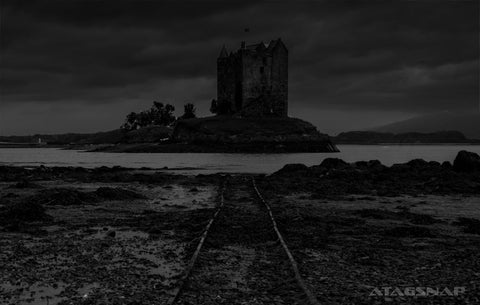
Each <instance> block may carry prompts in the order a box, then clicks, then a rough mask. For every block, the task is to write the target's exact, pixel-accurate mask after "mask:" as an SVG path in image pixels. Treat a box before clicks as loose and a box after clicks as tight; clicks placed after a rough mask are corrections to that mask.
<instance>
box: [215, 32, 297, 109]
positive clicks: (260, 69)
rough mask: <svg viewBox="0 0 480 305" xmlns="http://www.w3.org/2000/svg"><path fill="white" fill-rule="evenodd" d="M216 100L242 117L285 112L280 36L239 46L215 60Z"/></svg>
mask: <svg viewBox="0 0 480 305" xmlns="http://www.w3.org/2000/svg"><path fill="white" fill-rule="evenodd" d="M217 100H218V101H219V102H224V103H228V104H229V105H230V108H231V110H232V112H233V113H237V114H240V115H242V116H250V117H251V116H254V117H262V116H280V117H285V116H287V115H288V50H287V48H286V47H285V45H284V44H283V42H282V41H281V39H277V40H272V41H271V42H270V43H269V44H265V43H263V42H260V43H258V44H253V45H245V43H244V42H242V45H241V47H240V49H239V50H237V51H236V52H235V53H230V55H228V53H227V50H226V48H225V46H224V47H223V48H222V50H221V51H220V55H219V57H218V59H217Z"/></svg>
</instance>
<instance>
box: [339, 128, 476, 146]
mask: <svg viewBox="0 0 480 305" xmlns="http://www.w3.org/2000/svg"><path fill="white" fill-rule="evenodd" d="M332 140H333V142H334V143H336V144H366V145H369V144H384V143H395V144H446V143H479V144H480V140H470V139H467V138H466V137H465V136H464V135H463V134H462V133H461V132H459V131H438V132H432V133H419V132H407V133H399V134H394V133H390V132H375V131H349V132H342V133H340V134H339V135H337V136H336V137H333V138H332Z"/></svg>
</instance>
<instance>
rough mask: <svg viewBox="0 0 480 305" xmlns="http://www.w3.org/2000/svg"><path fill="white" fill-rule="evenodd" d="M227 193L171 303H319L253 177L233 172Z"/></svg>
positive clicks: (225, 187) (223, 192)
mask: <svg viewBox="0 0 480 305" xmlns="http://www.w3.org/2000/svg"><path fill="white" fill-rule="evenodd" d="M222 195H223V196H221V197H222V198H224V201H223V208H221V210H220V209H219V210H217V214H216V215H217V216H216V218H215V221H213V222H211V226H210V229H209V232H208V236H207V237H206V239H204V240H205V242H204V245H203V248H202V249H201V251H199V252H196V254H197V255H198V260H197V261H196V263H195V267H194V268H192V270H191V273H189V275H188V276H187V278H185V281H184V283H185V285H183V287H182V289H181V290H180V291H179V294H178V295H179V297H177V298H175V300H174V302H173V303H169V304H292V305H293V304H308V303H310V304H318V302H317V303H315V302H313V301H316V300H315V297H314V296H311V295H309V294H308V293H309V291H308V289H307V290H306V291H307V293H305V287H304V286H305V285H304V284H303V286H302V284H300V285H299V281H298V279H299V277H300V274H299V273H298V270H297V269H296V267H294V268H292V264H291V261H292V260H291V259H293V257H289V256H288V255H287V254H286V252H285V249H288V248H286V245H285V243H284V241H283V239H282V238H280V241H279V238H278V236H279V235H277V233H278V232H276V228H275V226H274V225H273V224H272V217H271V214H269V210H268V208H267V207H268V204H265V202H264V201H263V199H262V198H261V196H260V197H259V196H258V194H257V190H256V188H255V187H254V185H252V178H251V177H248V176H235V177H232V178H230V179H229V180H228V181H227V182H226V183H225V186H224V189H223V191H222ZM259 198H260V199H261V200H259ZM270 213H271V212H270ZM280 236H281V235H280ZM197 249H198V248H197ZM287 253H289V252H287ZM290 256H291V254H290ZM301 283H303V282H301Z"/></svg>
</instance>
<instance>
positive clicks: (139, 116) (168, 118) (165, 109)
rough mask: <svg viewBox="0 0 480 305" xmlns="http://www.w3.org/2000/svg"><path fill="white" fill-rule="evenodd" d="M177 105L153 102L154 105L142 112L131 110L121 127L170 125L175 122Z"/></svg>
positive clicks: (123, 128) (133, 128)
mask: <svg viewBox="0 0 480 305" xmlns="http://www.w3.org/2000/svg"><path fill="white" fill-rule="evenodd" d="M174 111H175V107H174V106H172V105H170V104H166V105H163V103H160V102H156V101H154V102H153V106H152V107H151V108H150V109H148V110H145V111H142V112H140V113H135V112H131V113H129V114H128V115H127V117H126V119H125V123H124V124H123V125H122V126H121V127H120V128H121V129H122V130H126V131H130V130H135V129H139V128H142V127H147V126H152V125H163V126H168V125H170V124H172V123H173V122H175V120H176V118H175V116H174V115H173V112H174Z"/></svg>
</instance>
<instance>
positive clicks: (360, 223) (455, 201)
mask: <svg viewBox="0 0 480 305" xmlns="http://www.w3.org/2000/svg"><path fill="white" fill-rule="evenodd" d="M467 157H468V158H467ZM462 158H463V159H462ZM475 160H476V159H475V156H472V155H465V156H464V157H461V158H460V159H458V158H457V160H456V161H455V163H454V164H447V163H445V164H437V163H431V162H430V163H429V162H425V161H421V160H416V161H412V162H409V163H406V164H402V165H394V166H392V167H386V166H383V165H381V164H380V163H379V162H376V161H371V162H360V163H355V164H348V163H345V162H343V161H341V160H336V159H327V160H325V161H324V162H323V163H322V164H319V165H318V166H314V167H306V166H302V165H288V166H286V167H284V168H283V169H281V170H279V171H278V172H276V173H274V174H272V175H269V176H248V175H231V176H225V175H208V176H207V175H198V176H182V175H171V174H166V173H162V172H157V171H155V170H150V169H142V170H131V169H125V168H97V169H84V168H47V167H36V168H21V167H1V168H0V247H1V249H2V251H1V252H0V266H1V267H0V270H1V272H0V303H2V304H3V303H5V304H47V302H48V304H138V303H139V302H140V303H141V304H165V303H166V302H167V300H168V299H169V298H170V297H171V295H172V291H174V289H175V288H176V287H177V285H178V280H179V278H180V275H181V274H182V272H184V270H185V268H186V266H187V264H188V261H189V259H190V258H191V256H192V254H193V251H194V249H195V248H196V246H197V244H198V239H199V236H201V234H202V232H203V230H204V228H205V225H206V223H207V222H208V220H209V219H210V218H211V216H212V215H213V213H214V211H215V210H216V207H217V205H218V202H219V200H218V196H219V192H220V189H221V186H222V185H223V184H224V183H225V181H228V185H227V187H228V191H227V192H226V194H225V202H226V206H225V210H222V212H221V213H220V214H219V216H218V220H217V221H216V222H215V223H214V224H213V226H212V232H211V234H210V235H209V236H208V237H207V239H206V243H205V246H204V248H203V250H202V252H201V253H200V255H199V261H198V264H197V265H196V266H195V267H194V269H193V272H192V276H191V278H190V279H189V282H188V285H186V287H185V290H184V292H183V294H182V296H181V298H180V302H179V304H192V303H193V304H217V303H218V304H222V303H223V304H305V303H304V299H303V298H302V295H301V293H302V292H301V291H299V287H298V286H297V285H296V284H295V281H294V280H293V276H292V272H291V270H290V269H289V265H288V264H287V263H286V262H287V260H286V258H285V254H284V253H283V252H282V251H281V248H280V247H279V245H278V241H277V239H276V238H275V235H274V233H273V231H272V230H271V228H270V226H269V224H268V219H267V218H266V217H265V216H264V215H265V214H264V211H263V210H262V207H261V205H259V203H258V198H257V197H255V194H254V192H253V190H252V188H251V179H252V177H253V178H255V179H256V181H257V185H258V187H259V190H260V191H261V192H262V194H263V197H264V198H265V199H266V200H267V201H268V202H269V203H270V205H271V207H272V210H273V214H274V215H275V217H276V219H277V222H278V226H279V230H280V231H281V233H282V234H283V236H284V238H285V241H286V243H287V244H288V246H289V248H290V250H291V252H292V253H293V256H294V257H295V259H296V261H297V262H298V265H299V269H300V271H301V274H302V277H303V278H304V280H305V282H306V283H307V285H308V286H309V288H310V290H311V291H312V292H313V293H314V294H315V296H316V298H317V299H318V300H319V301H320V302H321V303H325V304H359V303H362V304H378V303H383V302H385V301H391V302H393V303H408V304H452V303H455V304H476V303H479V302H480V300H479V295H480V291H479V287H478V282H479V281H480V267H479V266H480V257H479V256H478V245H479V242H480V209H479V204H480V175H479V171H478V169H477V168H476V167H475V162H476V161H475ZM469 162H473V163H469ZM465 164H467V166H465ZM279 249H280V250H279ZM383 287H398V288H400V289H403V288H405V287H430V288H434V289H437V288H438V289H442V290H443V289H445V288H448V289H450V290H452V291H453V289H454V287H463V288H464V290H465V291H464V293H461V294H459V295H458V296H449V295H446V296H445V295H443V296H428V297H426V296H418V295H417V296H405V295H403V296H402V295H389V296H384V295H382V296H379V295H373V296H372V295H371V294H372V291H374V289H375V288H379V289H380V290H381V289H382V288H383ZM382 291H383V290H382ZM182 302H183V303H182ZM188 302H189V303H188ZM195 302H196V303H195ZM242 302H243V303H242ZM245 302H246V303H245Z"/></svg>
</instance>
